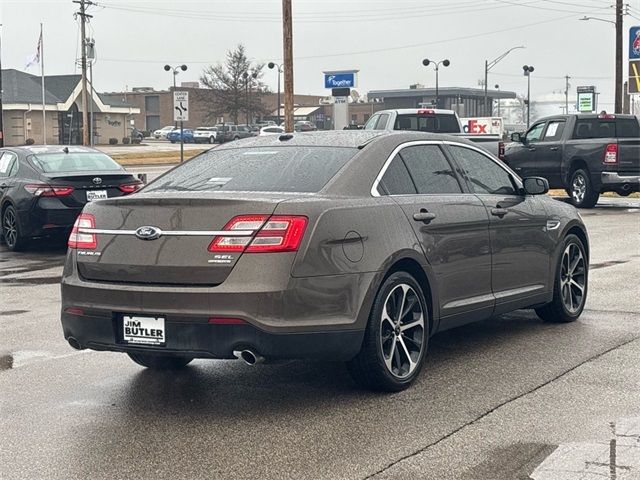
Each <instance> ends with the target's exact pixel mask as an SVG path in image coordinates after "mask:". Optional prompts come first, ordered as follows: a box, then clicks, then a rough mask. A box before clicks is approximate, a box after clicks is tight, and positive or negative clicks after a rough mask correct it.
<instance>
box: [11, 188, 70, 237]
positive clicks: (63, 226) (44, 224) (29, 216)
mask: <svg viewBox="0 0 640 480" xmlns="http://www.w3.org/2000/svg"><path fill="white" fill-rule="evenodd" d="M81 211H82V207H68V206H66V205H65V204H63V203H62V202H61V201H60V199H58V198H54V197H52V198H40V199H38V201H37V202H36V203H35V204H34V205H33V208H31V210H27V211H24V212H18V213H19V218H20V224H21V227H22V232H23V234H24V235H25V236H27V237H40V236H48V235H54V234H64V233H67V232H69V231H71V227H73V224H74V222H75V221H76V218H77V217H78V215H79V214H80V212H81Z"/></svg>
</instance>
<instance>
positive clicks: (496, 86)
mask: <svg viewBox="0 0 640 480" xmlns="http://www.w3.org/2000/svg"><path fill="white" fill-rule="evenodd" d="M494 86H495V89H496V90H498V91H499V90H500V85H498V84H497V83H496V84H495V85H494ZM491 114H492V115H491V116H493V111H492V112H491ZM498 116H500V99H499V98H498Z"/></svg>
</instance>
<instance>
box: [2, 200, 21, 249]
mask: <svg viewBox="0 0 640 480" xmlns="http://www.w3.org/2000/svg"><path fill="white" fill-rule="evenodd" d="M2 226H3V235H4V241H5V242H6V243H7V245H8V246H10V247H13V246H14V245H15V244H16V241H17V239H18V227H17V224H16V214H15V213H14V211H13V210H12V209H11V208H8V209H7V210H6V211H5V212H4V221H3V222H2Z"/></svg>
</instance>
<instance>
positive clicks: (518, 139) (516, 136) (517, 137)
mask: <svg viewBox="0 0 640 480" xmlns="http://www.w3.org/2000/svg"><path fill="white" fill-rule="evenodd" d="M511 141H512V142H518V143H524V137H523V136H522V134H521V133H520V132H513V133H512V134H511Z"/></svg>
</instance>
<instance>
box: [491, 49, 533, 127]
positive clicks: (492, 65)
mask: <svg viewBox="0 0 640 480" xmlns="http://www.w3.org/2000/svg"><path fill="white" fill-rule="evenodd" d="M519 48H526V47H524V46H522V45H521V46H519V47H513V48H510V49H509V50H507V51H506V52H504V53H503V54H502V55H500V56H498V57H496V58H494V59H493V60H492V61H490V62H489V61H488V60H485V62H484V101H483V102H482V107H483V110H484V115H485V116H486V115H487V111H488V110H489V109H488V105H487V103H488V90H487V88H488V85H487V83H488V82H489V70H491V69H492V68H493V67H495V66H496V65H497V64H498V63H500V62H501V61H502V60H503V59H504V57H506V56H507V55H509V54H510V53H511V52H513V51H514V50H517V49H519Z"/></svg>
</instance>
